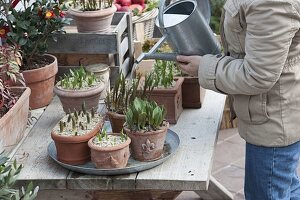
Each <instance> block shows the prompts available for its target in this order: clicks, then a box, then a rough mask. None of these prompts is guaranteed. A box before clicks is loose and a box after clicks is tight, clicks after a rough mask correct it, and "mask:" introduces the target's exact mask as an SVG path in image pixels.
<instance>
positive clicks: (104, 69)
mask: <svg viewBox="0 0 300 200" xmlns="http://www.w3.org/2000/svg"><path fill="white" fill-rule="evenodd" d="M85 69H86V70H87V71H89V72H93V73H94V74H95V76H96V77H97V78H98V79H99V80H102V81H103V83H104V85H105V87H104V90H103V91H102V92H101V94H100V99H105V97H106V95H107V92H109V89H110V84H109V72H110V70H109V66H108V65H107V64H104V63H97V64H92V65H87V66H86V67H85Z"/></svg>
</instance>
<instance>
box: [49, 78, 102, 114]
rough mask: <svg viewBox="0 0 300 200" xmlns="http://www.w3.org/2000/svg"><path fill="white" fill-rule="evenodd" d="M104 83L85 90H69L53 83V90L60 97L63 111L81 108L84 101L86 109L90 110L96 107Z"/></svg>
mask: <svg viewBox="0 0 300 200" xmlns="http://www.w3.org/2000/svg"><path fill="white" fill-rule="evenodd" d="M104 87H105V85H104V83H102V82H100V84H99V85H97V86H95V87H93V88H89V89H86V90H69V89H63V88H60V87H58V86H57V85H55V87H54V92H55V94H57V96H58V97H59V99H60V102H61V104H62V106H63V109H64V111H65V113H69V111H71V112H73V111H74V109H76V110H77V111H78V110H81V109H82V104H83V102H85V105H86V109H87V110H90V109H92V108H95V110H96V109H97V108H98V105H99V100H100V95H101V92H102V91H103V90H104Z"/></svg>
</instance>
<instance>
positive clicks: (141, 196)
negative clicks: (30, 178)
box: [37, 190, 181, 200]
mask: <svg viewBox="0 0 300 200" xmlns="http://www.w3.org/2000/svg"><path fill="white" fill-rule="evenodd" d="M180 193H181V192H180V191H144V190H143V191H88V190H59V191H58V190H44V191H39V193H38V196H37V200H58V199H64V200H120V199H121V200H153V199H155V200H173V199H175V198H176V197H177V196H178V195H179V194H180Z"/></svg>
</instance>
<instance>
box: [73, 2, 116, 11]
mask: <svg viewBox="0 0 300 200" xmlns="http://www.w3.org/2000/svg"><path fill="white" fill-rule="evenodd" d="M112 3H113V0H98V1H97V0H72V3H71V4H72V6H73V7H74V8H78V9H79V10H82V11H95V10H101V9H105V8H109V7H112Z"/></svg>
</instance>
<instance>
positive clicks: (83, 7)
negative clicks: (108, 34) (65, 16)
mask: <svg viewBox="0 0 300 200" xmlns="http://www.w3.org/2000/svg"><path fill="white" fill-rule="evenodd" d="M112 2H113V1H112V0H98V1H97V0H73V1H72V3H71V7H70V8H69V11H68V13H69V14H70V15H71V16H72V18H73V19H74V20H75V23H76V26H77V30H78V32H81V33H86V32H100V31H107V30H108V29H109V28H110V24H111V21H112V18H113V15H114V13H115V12H116V11H117V8H116V7H115V6H114V5H113V3H112Z"/></svg>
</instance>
